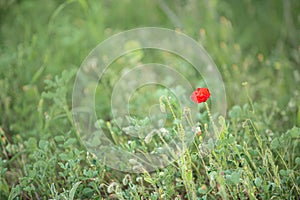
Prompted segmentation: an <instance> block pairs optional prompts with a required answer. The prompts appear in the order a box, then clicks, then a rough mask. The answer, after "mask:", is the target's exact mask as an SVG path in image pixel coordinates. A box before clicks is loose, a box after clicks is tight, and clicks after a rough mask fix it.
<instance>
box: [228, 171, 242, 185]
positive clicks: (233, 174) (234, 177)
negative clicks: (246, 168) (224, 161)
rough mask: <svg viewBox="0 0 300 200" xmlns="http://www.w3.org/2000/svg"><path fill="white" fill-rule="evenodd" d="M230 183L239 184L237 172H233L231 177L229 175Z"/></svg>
mask: <svg viewBox="0 0 300 200" xmlns="http://www.w3.org/2000/svg"><path fill="white" fill-rule="evenodd" d="M229 179H230V181H231V182H232V183H233V184H235V185H236V184H238V183H239V182H240V173H239V172H233V173H232V174H231V175H230V178H229Z"/></svg>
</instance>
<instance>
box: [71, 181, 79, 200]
mask: <svg viewBox="0 0 300 200" xmlns="http://www.w3.org/2000/svg"><path fill="white" fill-rule="evenodd" d="M80 183H81V181H78V182H77V183H75V184H74V185H73V187H72V189H71V190H70V193H69V199H70V200H72V199H74V196H75V192H76V190H77V188H78V186H79V185H80Z"/></svg>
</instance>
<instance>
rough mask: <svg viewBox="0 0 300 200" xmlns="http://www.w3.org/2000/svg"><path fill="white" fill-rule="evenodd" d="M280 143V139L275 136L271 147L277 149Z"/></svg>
mask: <svg viewBox="0 0 300 200" xmlns="http://www.w3.org/2000/svg"><path fill="white" fill-rule="evenodd" d="M279 145H280V143H279V139H278V138H275V139H274V140H272V142H271V144H270V147H271V149H277V148H278V147H279Z"/></svg>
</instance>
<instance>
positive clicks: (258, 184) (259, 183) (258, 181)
mask: <svg viewBox="0 0 300 200" xmlns="http://www.w3.org/2000/svg"><path fill="white" fill-rule="evenodd" d="M261 183H262V180H261V179H260V178H258V177H257V178H255V180H254V184H255V185H256V187H259V186H261Z"/></svg>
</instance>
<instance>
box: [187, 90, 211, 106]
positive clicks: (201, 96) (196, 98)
mask: <svg viewBox="0 0 300 200" xmlns="http://www.w3.org/2000/svg"><path fill="white" fill-rule="evenodd" d="M209 97H210V92H209V90H208V88H197V90H195V91H194V92H193V93H192V95H191V99H192V101H193V102H195V103H202V102H205V101H207V99H208V98H209Z"/></svg>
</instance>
